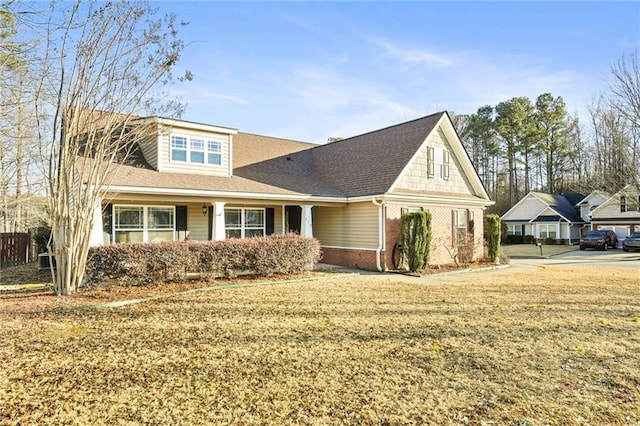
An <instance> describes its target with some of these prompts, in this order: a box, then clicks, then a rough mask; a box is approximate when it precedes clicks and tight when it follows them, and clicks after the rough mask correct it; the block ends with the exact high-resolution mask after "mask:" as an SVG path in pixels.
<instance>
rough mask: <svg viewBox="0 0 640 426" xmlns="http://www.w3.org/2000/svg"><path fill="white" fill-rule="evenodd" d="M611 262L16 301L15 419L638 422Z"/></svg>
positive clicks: (7, 345) (1, 320)
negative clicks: (600, 268)
mask: <svg viewBox="0 0 640 426" xmlns="http://www.w3.org/2000/svg"><path fill="white" fill-rule="evenodd" d="M606 273H607V275H608V276H609V277H610V278H609V279H607V280H603V279H602V278H601V277H596V276H594V270H593V269H588V270H583V269H580V268H574V269H571V268H568V267H563V268H560V267H547V268H545V269H542V270H539V271H535V272H520V273H512V274H507V273H500V274H496V275H493V276H488V277H485V278H481V279H480V278H477V275H474V274H465V275H460V281H458V282H455V283H447V284H434V283H433V282H432V283H429V279H428V278H427V279H424V283H422V284H415V283H411V284H410V283H403V282H398V281H397V280H391V279H389V278H387V277H384V276H383V277H375V276H361V277H357V276H348V277H347V276H342V277H340V276H337V277H336V278H329V279H327V278H326V277H324V278H321V279H318V280H311V281H300V280H298V281H296V282H291V283H286V284H277V285H272V286H264V287H247V288H240V289H223V290H216V291H207V292H196V293H190V294H183V295H177V296H172V297H167V298H163V299H158V300H153V301H149V302H145V303H140V304H136V305H129V306H124V307H119V308H102V309H95V310H83V311H70V312H63V313H60V312H58V313H55V312H41V313H18V312H15V311H12V312H10V310H6V311H5V313H4V314H2V315H0V326H1V329H0V423H1V424H78V425H87V424H91V425H102V424H167V425H179V424H184V425H195V424H244V425H252V424H274V425H275V424H277V425H280V424H367V425H369V424H393V425H404V424H437V425H441V424H473V425H480V424H486V425H490V424H500V425H502V424H508V425H547V424H568V425H583V424H592V425H600V424H620V425H623V424H624V425H638V424H640V279H639V278H638V272H637V270H631V269H627V270H622V269H621V270H615V269H610V270H607V271H606ZM596 275H597V274H596ZM0 303H5V304H7V303H11V300H0Z"/></svg>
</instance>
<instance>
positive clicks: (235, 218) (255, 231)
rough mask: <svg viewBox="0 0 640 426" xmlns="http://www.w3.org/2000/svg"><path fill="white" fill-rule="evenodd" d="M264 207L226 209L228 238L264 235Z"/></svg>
mask: <svg viewBox="0 0 640 426" xmlns="http://www.w3.org/2000/svg"><path fill="white" fill-rule="evenodd" d="M264 223H265V220H264V209H243V208H238V209H233V208H232V209H224V228H225V235H226V238H250V237H262V236H264V230H265V227H264Z"/></svg>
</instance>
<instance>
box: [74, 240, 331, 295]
mask: <svg viewBox="0 0 640 426" xmlns="http://www.w3.org/2000/svg"><path fill="white" fill-rule="evenodd" d="M319 260H320V243H319V242H318V240H316V239H314V238H306V237H300V236H298V235H296V234H287V235H273V236H269V237H256V238H246V239H228V240H222V241H182V242H165V243H146V244H145V243H128V244H112V245H106V246H100V247H92V248H91V249H89V258H88V260H87V267H86V270H85V277H86V280H87V281H88V282H89V283H96V282H99V281H103V280H104V279H106V278H112V279H116V280H118V281H119V282H121V283H148V282H153V281H174V282H175V281H184V280H185V279H186V278H187V273H190V272H194V273H199V274H200V278H201V279H203V280H212V279H215V278H218V277H222V278H233V277H235V276H236V275H237V274H238V272H240V271H250V272H251V273H253V274H255V275H258V276H271V275H274V274H284V275H288V274H297V273H301V272H304V271H307V270H310V269H312V268H313V266H314V265H315V264H316V263H317V262H318V261H319Z"/></svg>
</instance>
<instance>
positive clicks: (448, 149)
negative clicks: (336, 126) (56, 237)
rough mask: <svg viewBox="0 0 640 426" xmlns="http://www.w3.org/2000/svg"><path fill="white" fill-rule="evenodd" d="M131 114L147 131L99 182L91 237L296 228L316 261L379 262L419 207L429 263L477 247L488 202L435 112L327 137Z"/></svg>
mask: <svg viewBox="0 0 640 426" xmlns="http://www.w3.org/2000/svg"><path fill="white" fill-rule="evenodd" d="M141 120H142V121H146V122H149V120H152V121H153V122H155V123H156V124H157V126H156V128H157V131H156V133H155V134H152V135H149V138H148V139H147V140H146V141H145V142H144V143H141V144H140V145H139V150H138V152H136V153H134V155H133V156H132V157H131V159H130V160H129V162H128V163H127V164H126V165H123V166H119V167H118V168H117V172H115V174H114V176H113V179H112V180H111V181H110V185H109V187H108V188H103V189H104V191H105V192H104V194H105V196H104V200H105V201H104V202H103V205H102V209H101V211H98V210H97V211H96V216H95V218H94V219H95V225H94V232H93V233H92V244H93V245H96V244H103V243H119V242H127V241H141V242H152V241H179V240H185V239H191V240H221V239H225V238H236V237H237V238H246V237H251V236H259V235H269V234H273V233H286V232H298V233H300V234H301V235H303V236H313V237H315V238H317V239H318V240H319V241H320V244H321V246H322V252H323V260H322V261H323V262H325V263H331V264H338V265H346V266H354V267H359V268H364V269H378V270H384V269H390V268H392V265H391V254H392V251H393V249H394V246H395V244H396V243H397V242H398V241H399V239H400V236H399V233H400V230H399V221H400V217H401V214H402V213H403V212H405V211H409V210H415V209H424V210H428V211H430V212H431V213H432V215H433V229H434V235H433V240H432V255H431V257H430V263H432V264H438V263H441V264H442V263H450V262H451V261H452V255H454V254H455V253H456V250H457V248H458V247H461V246H464V245H467V244H468V245H472V246H473V254H474V257H475V258H481V257H482V256H483V211H484V210H485V208H486V207H487V206H489V205H491V204H493V202H492V201H491V200H489V197H488V195H487V193H486V191H485V189H484V187H483V185H482V183H481V181H480V179H479V178H478V175H477V174H476V172H475V170H474V168H473V166H472V164H471V161H470V159H469V157H468V155H467V153H466V151H465V150H464V148H463V146H462V144H461V142H460V139H459V138H458V135H457V134H456V131H455V130H454V127H453V125H452V123H451V119H450V117H449V116H448V114H447V113H446V112H441V113H437V114H433V115H430V116H427V117H424V118H420V119H416V120H413V121H409V122H406V123H403V124H398V125H395V126H391V127H387V128H384V129H381V130H377V131H373V132H370V133H366V134H363V135H360V136H356V137H352V138H348V139H344V140H340V141H338V142H333V143H329V144H326V145H313V144H308V143H303V142H296V141H290V140H284V139H278V138H273V137H266V136H258V135H253V134H248V133H242V132H239V131H237V130H235V129H231V128H225V127H219V126H211V125H205V124H198V123H192V122H187V121H180V120H169V119H164V118H157V117H153V118H146V119H141ZM114 169H115V168H114ZM107 200H108V201H107Z"/></svg>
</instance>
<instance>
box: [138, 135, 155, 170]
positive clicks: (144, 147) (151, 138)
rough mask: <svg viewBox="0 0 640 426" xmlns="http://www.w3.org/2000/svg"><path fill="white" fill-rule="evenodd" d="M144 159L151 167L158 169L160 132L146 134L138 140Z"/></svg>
mask: <svg viewBox="0 0 640 426" xmlns="http://www.w3.org/2000/svg"><path fill="white" fill-rule="evenodd" d="M138 146H139V147H140V151H142V155H143V156H144V159H145V161H146V162H147V163H149V165H150V166H151V167H153V168H154V169H156V170H158V133H157V132H156V133H154V134H150V135H148V136H145V137H144V138H142V140H140V141H139V142H138Z"/></svg>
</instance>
